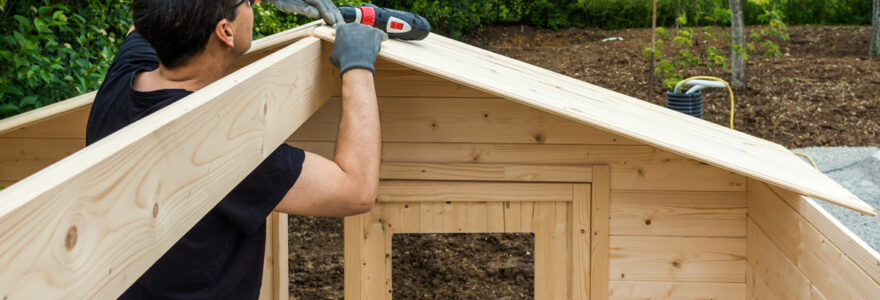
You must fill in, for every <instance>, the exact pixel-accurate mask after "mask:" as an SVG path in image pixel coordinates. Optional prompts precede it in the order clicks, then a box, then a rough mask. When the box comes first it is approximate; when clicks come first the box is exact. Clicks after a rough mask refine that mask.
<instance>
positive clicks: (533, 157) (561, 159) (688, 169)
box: [291, 142, 746, 191]
mask: <svg viewBox="0 0 880 300" xmlns="http://www.w3.org/2000/svg"><path fill="white" fill-rule="evenodd" d="M291 145H294V146H297V147H302V148H303V149H306V150H309V151H313V150H314V151H320V152H317V153H318V154H321V155H324V156H326V157H332V153H333V148H334V146H333V143H332V142H293V143H291ZM382 161H383V162H424V163H486V164H548V165H589V164H608V165H611V177H612V179H611V188H612V189H626V190H666V191H681V190H694V191H745V189H746V184H745V181H746V178H745V177H744V176H741V175H737V174H734V173H731V172H728V171H724V170H722V169H719V168H716V167H712V166H710V165H706V164H702V163H699V162H697V161H694V160H691V159H688V158H684V157H682V156H679V155H675V154H673V153H670V152H667V151H662V150H659V149H656V148H652V147H648V146H634V145H546V144H541V145H535V144H461V143H383V145H382Z"/></svg>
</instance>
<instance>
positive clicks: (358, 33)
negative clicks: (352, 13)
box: [330, 23, 388, 76]
mask: <svg viewBox="0 0 880 300" xmlns="http://www.w3.org/2000/svg"><path fill="white" fill-rule="evenodd" d="M387 39H388V35H387V34H385V32H382V31H381V30H379V29H376V28H373V27H370V26H367V25H362V24H357V23H349V24H345V23H343V24H340V25H339V26H336V41H335V42H333V52H330V63H332V64H333V65H334V66H336V67H337V68H339V70H340V71H339V74H340V76H342V75H343V74H345V72H346V71H348V70H351V69H355V68H359V69H366V70H369V71H370V72H373V73H375V72H376V70H375V68H374V67H373V64H374V63H375V62H376V55H378V54H379V50H380V49H381V47H382V41H384V40H387Z"/></svg>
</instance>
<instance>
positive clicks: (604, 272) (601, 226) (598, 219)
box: [590, 166, 611, 299]
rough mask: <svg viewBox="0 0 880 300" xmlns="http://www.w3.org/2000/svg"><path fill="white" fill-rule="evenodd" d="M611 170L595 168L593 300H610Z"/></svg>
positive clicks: (592, 208)
mask: <svg viewBox="0 0 880 300" xmlns="http://www.w3.org/2000/svg"><path fill="white" fill-rule="evenodd" d="M610 181H611V168H609V167H608V166H595V167H593V183H592V184H591V194H590V201H591V202H592V204H591V205H590V210H591V213H590V223H591V225H590V231H591V233H592V234H591V235H590V299H608V295H609V290H608V289H609V280H610V270H609V269H608V263H609V254H608V252H609V244H608V239H609V221H610V218H611V215H610V204H609V202H610V200H609V199H610V193H611V182H610Z"/></svg>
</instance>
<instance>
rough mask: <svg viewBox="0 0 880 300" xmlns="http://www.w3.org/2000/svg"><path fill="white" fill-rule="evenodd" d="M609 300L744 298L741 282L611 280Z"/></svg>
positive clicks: (725, 299)
mask: <svg viewBox="0 0 880 300" xmlns="http://www.w3.org/2000/svg"><path fill="white" fill-rule="evenodd" d="M608 299H611V300H644V299H667V300H686V299H712V300H745V299H746V286H745V284H743V283H704V282H657V281H611V295H609V297H608Z"/></svg>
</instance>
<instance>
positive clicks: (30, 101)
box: [18, 95, 40, 107]
mask: <svg viewBox="0 0 880 300" xmlns="http://www.w3.org/2000/svg"><path fill="white" fill-rule="evenodd" d="M39 99H40V97H39V96H34V95H30V96H27V97H24V98H21V101H20V102H18V107H26V106H31V105H34V103H37V100H39Z"/></svg>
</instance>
